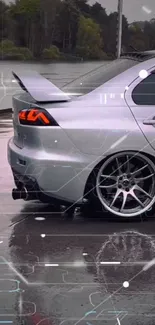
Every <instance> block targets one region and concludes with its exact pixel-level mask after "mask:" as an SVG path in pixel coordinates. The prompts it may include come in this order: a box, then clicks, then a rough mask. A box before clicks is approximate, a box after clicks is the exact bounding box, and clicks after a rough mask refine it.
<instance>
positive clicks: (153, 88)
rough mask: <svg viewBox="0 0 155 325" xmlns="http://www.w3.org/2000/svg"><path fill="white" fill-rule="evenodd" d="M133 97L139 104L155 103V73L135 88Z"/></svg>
mask: <svg viewBox="0 0 155 325" xmlns="http://www.w3.org/2000/svg"><path fill="white" fill-rule="evenodd" d="M132 99H133V101H134V103H135V104H137V105H155V74H154V73H153V74H151V75H149V76H148V77H147V78H146V79H143V80H142V81H141V82H140V83H139V84H138V85H137V86H136V87H135V88H134V90H133V92H132Z"/></svg>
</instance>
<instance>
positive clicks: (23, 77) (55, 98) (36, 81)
mask: <svg viewBox="0 0 155 325" xmlns="http://www.w3.org/2000/svg"><path fill="white" fill-rule="evenodd" d="M12 74H13V76H14V78H15V79H16V80H17V81H18V83H19V85H20V87H21V88H22V89H23V90H25V91H27V92H28V93H29V94H30V95H31V96H32V97H33V98H34V100H35V101H36V102H40V103H45V102H47V103H50V102H64V101H69V100H70V97H68V96H67V95H66V94H65V93H64V92H63V91H62V90H60V89H59V88H58V87H57V86H55V85H54V84H53V83H51V82H50V81H49V80H47V79H46V78H44V77H43V76H41V75H40V74H39V73H38V72H36V71H32V72H31V71H30V72H27V71H23V72H17V73H16V72H12Z"/></svg>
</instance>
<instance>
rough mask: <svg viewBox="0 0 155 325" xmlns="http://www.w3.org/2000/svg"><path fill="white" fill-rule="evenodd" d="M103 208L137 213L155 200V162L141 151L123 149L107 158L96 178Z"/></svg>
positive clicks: (121, 213)
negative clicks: (121, 151)
mask: <svg viewBox="0 0 155 325" xmlns="http://www.w3.org/2000/svg"><path fill="white" fill-rule="evenodd" d="M96 192H97V195H98V198H99V200H100V202H101V203H102V205H103V206H104V208H105V209H106V210H108V211H110V212H111V213H113V214H114V215H117V216H120V217H135V216H138V215H140V214H143V213H144V212H146V211H148V210H149V209H150V208H151V207H152V205H153V204H154V202H155V165H154V164H153V162H152V161H151V160H150V159H149V158H148V157H147V156H144V155H143V154H141V153H135V152H128V151H127V152H123V153H118V154H115V155H114V156H111V157H110V158H108V159H107V160H106V161H105V162H104V164H103V165H102V167H101V168H100V170H99V172H98V175H97V179H96Z"/></svg>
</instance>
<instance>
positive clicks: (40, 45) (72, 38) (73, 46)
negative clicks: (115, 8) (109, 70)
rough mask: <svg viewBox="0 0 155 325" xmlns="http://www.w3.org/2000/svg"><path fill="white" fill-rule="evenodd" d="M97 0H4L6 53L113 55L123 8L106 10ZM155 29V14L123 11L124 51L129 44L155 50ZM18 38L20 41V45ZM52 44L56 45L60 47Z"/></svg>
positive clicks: (0, 30) (0, 14)
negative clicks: (136, 17)
mask: <svg viewBox="0 0 155 325" xmlns="http://www.w3.org/2000/svg"><path fill="white" fill-rule="evenodd" d="M98 1H99V0H98ZM8 2H9V1H8ZM100 2H101V1H100ZM93 3H94V4H93V5H90V1H89V0H15V1H10V3H9V4H6V3H5V1H3V0H0V40H2V39H5V40H4V41H3V43H1V44H0V55H1V58H14V59H17V58H18V59H20V60H21V59H22V60H28V59H32V57H35V58H40V57H43V58H47V59H48V58H49V59H50V60H59V59H60V60H62V59H66V60H70V59H72V58H73V57H75V55H78V57H79V58H80V57H82V58H83V59H103V60H105V59H108V58H109V56H110V58H114V57H115V54H116V37H117V36H116V35H117V25H118V14H117V12H113V13H110V14H107V12H106V10H105V8H103V7H102V5H101V4H100V3H99V2H96V3H95V1H94V2H93ZM154 35H155V19H152V20H150V21H138V22H134V23H132V24H129V23H128V21H127V19H126V17H125V16H124V15H123V19H122V48H123V51H131V47H130V45H131V46H132V47H134V48H136V49H137V50H139V51H140V50H153V49H154V48H155V37H154ZM9 40H13V42H11V41H9ZM14 43H16V44H18V46H19V48H18V50H17V48H16V46H15V44H14ZM51 44H55V45H57V50H56V49H54V48H53V46H52V47H50V45H51ZM58 49H59V50H60V51H61V53H60V52H59V50H58ZM103 51H104V52H103ZM62 52H63V53H65V54H62ZM107 54H108V57H107Z"/></svg>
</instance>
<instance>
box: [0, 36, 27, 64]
mask: <svg viewBox="0 0 155 325" xmlns="http://www.w3.org/2000/svg"><path fill="white" fill-rule="evenodd" d="M0 57H1V58H4V59H10V60H31V59H32V58H33V56H32V53H31V51H30V50H29V49H28V48H25V47H16V46H15V44H14V43H13V42H12V41H10V40H3V41H2V42H1V43H0Z"/></svg>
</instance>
